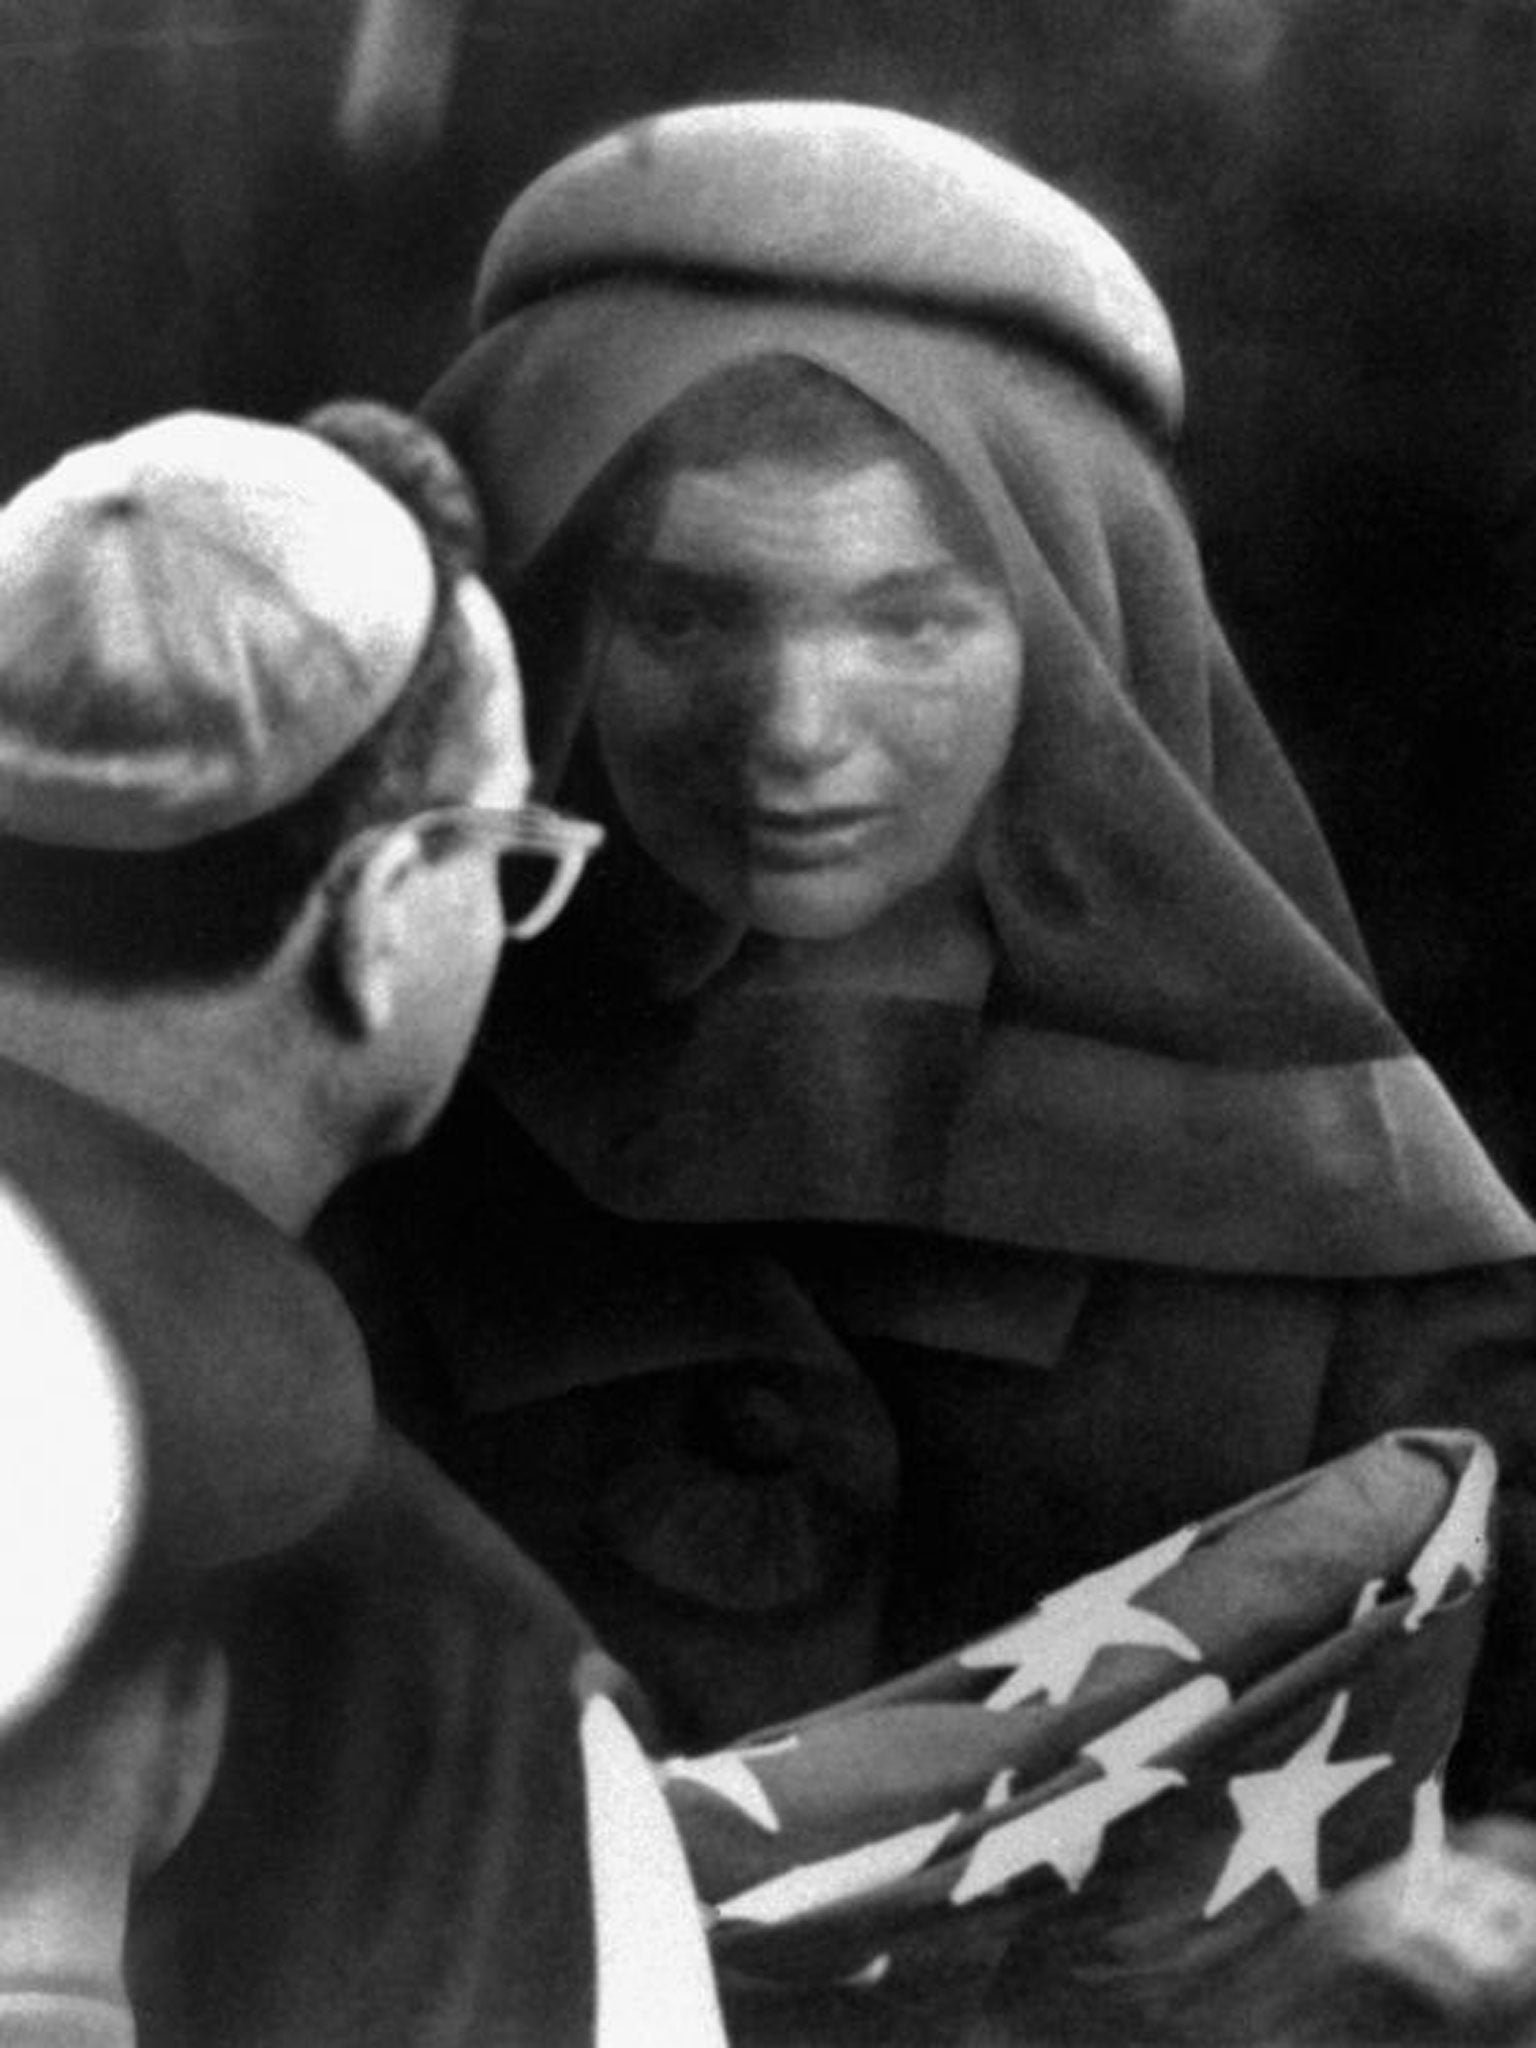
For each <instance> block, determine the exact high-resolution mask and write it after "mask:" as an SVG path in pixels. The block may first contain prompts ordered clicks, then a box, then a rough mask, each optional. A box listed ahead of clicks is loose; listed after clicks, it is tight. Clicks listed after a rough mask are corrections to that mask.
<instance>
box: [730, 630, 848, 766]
mask: <svg viewBox="0 0 1536 2048" xmlns="http://www.w3.org/2000/svg"><path fill="white" fill-rule="evenodd" d="M855 668H856V656H855V651H854V649H853V648H852V647H851V646H850V644H849V642H848V640H847V638H846V637H845V636H843V635H841V634H837V633H833V632H827V631H814V630H806V631H800V632H786V633H784V634H782V635H780V636H779V637H777V638H776V639H775V640H774V642H773V644H772V645H771V646H770V647H768V648H766V649H764V650H763V652H762V658H761V662H760V667H759V673H758V677H757V687H756V689H755V691H754V692H753V717H752V751H753V754H754V755H755V757H756V759H757V761H758V763H759V765H760V766H762V767H765V768H777V769H791V770H795V771H797V772H800V773H804V772H805V771H806V770H807V769H812V768H819V767H823V766H827V765H830V764H831V763H833V762H835V761H837V760H839V759H841V757H842V756H843V754H845V753H846V752H847V750H848V747H849V744H850V740H851V730H850V723H849V711H850V704H851V699H852V685H853V682H854V676H855Z"/></svg>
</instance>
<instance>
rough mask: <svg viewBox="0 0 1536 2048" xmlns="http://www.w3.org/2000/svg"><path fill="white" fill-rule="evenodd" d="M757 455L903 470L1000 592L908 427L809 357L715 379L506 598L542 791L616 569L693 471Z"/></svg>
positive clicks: (988, 561) (591, 492)
mask: <svg viewBox="0 0 1536 2048" xmlns="http://www.w3.org/2000/svg"><path fill="white" fill-rule="evenodd" d="M754 459H760V460H772V461H782V462H790V463H795V464H804V465H806V466H807V467H810V468H813V469H817V470H824V471H827V472H829V473H831V472H845V471H848V470H855V469H863V468H867V467H869V466H870V465H872V464H874V463H877V462H890V461H896V462H899V463H900V464H901V465H902V467H903V468H904V469H905V471H906V472H907V474H908V475H909V476H910V477H911V479H912V481H913V483H914V484H915V486H916V488H917V490H918V492H919V494H920V496H921V499H922V503H923V506H924V509H925V510H926V511H927V513H928V515H929V517H930V518H931V519H932V521H933V524H934V528H935V531H936V532H937V533H938V535H939V537H940V539H941V540H942V541H943V543H944V545H945V547H946V548H948V549H949V551H950V553H951V554H953V556H954V557H955V559H956V560H957V561H959V562H961V563H963V564H964V566H965V567H966V568H967V569H968V570H969V571H970V572H971V573H972V574H973V575H975V576H977V577H978V578H980V579H981V580H982V581H983V582H985V583H988V584H992V585H1001V583H1002V581H1003V577H1002V570H1001V567H1000V565H999V563H998V561H997V556H996V552H995V550H994V547H993V544H992V540H991V537H990V536H989V534H988V533H987V530H986V527H985V526H984V524H983V523H982V520H981V517H980V514H979V513H978V512H977V511H976V509H975V507H974V505H973V504H972V502H971V500H970V497H969V496H968V494H967V493H966V491H965V490H964V489H963V487H962V486H961V485H960V484H958V483H957V482H956V481H955V479H954V478H953V477H952V476H951V475H950V473H949V471H948V470H947V469H946V468H945V466H944V464H943V463H942V462H941V461H940V460H939V458H938V456H937V455H935V454H934V452H933V451H932V449H930V448H929V447H928V446H927V445H926V444H925V443H924V442H923V441H921V440H920V439H919V438H918V436H917V435H916V434H914V433H913V432H912V430H911V428H910V427H908V426H906V425H905V424H904V423H903V422H902V421H901V420H898V419H897V418H896V417H895V416H894V415H893V414H892V413H889V412H887V411H886V410H885V409H884V407H883V406H880V405H877V404H876V403H875V401H874V400H873V399H872V398H868V397H866V396H865V394H864V393H863V392H862V391H859V390H856V389H855V388H854V386H853V385H851V384H849V383H848V382H847V381H846V379H844V378H842V377H840V376H838V375H837V374H836V373H835V372H834V371H831V370H827V369H824V368H822V366H821V365H820V364H819V363H814V362H811V361H810V360H808V359H807V358H805V357H803V356H796V355H787V354H770V355H761V356H754V357H752V358H750V359H749V360H748V361H745V362H741V363H734V364H732V365H731V366H730V367H729V368H727V369H724V370H718V371H716V372H715V373H714V374H713V375H712V376H709V377H706V378H704V379H703V380H701V381H700V382H699V383H697V384H695V385H693V386H692V387H691V389H689V390H688V391H686V392H684V393H683V395H682V396H681V397H680V398H678V399H676V400H674V402H673V403H672V404H671V405H669V406H668V407H666V409H665V410H664V411H662V412H661V413H659V414H658V415H657V416H656V418H655V419H654V420H652V421H651V423H650V424H649V425H648V426H647V427H646V428H645V429H644V431H643V432H642V433H640V434H637V435H636V436H635V437H634V439H633V440H631V441H630V442H629V443H628V444H627V445H626V446H625V447H624V448H623V449H622V450H621V451H620V453H619V454H618V455H617V456H616V457H615V458H614V460H613V461H612V462H610V463H609V465H608V466H607V468H606V469H605V470H604V471H603V472H602V474H601V475H600V476H599V477H598V478H597V480H596V482H595V483H593V484H592V485H591V486H590V487H589V489H588V490H587V491H586V492H585V493H584V494H583V496H582V498H581V500H580V502H579V503H578V505H577V507H576V509H575V511H574V512H573V513H572V514H571V516H570V518H569V519H567V520H566V522H565V524H564V525H563V526H562V527H561V528H560V530H559V531H558V532H557V533H556V534H555V535H554V537H553V538H552V539H551V540H550V541H549V543H548V544H547V545H546V546H545V547H544V548H543V549H542V550H541V552H540V553H539V554H538V555H537V556H536V557H535V558H534V560H533V561H532V563H531V564H530V565H529V567H528V569H527V570H526V571H525V572H524V574H523V576H522V577H521V578H520V579H519V582H518V584H517V586H516V587H515V588H514V589H513V590H512V591H511V592H509V593H506V596H507V599H508V606H509V610H510V612H511V617H512V624H513V632H514V637H515V639H516V641H517V648H518V657H519V661H520V663H521V665H522V668H523V671H524V673H525V675H526V676H527V677H528V679H529V683H530V689H529V702H528V717H529V744H530V748H531V751H532V753H533V757H534V759H535V761H537V762H538V763H539V764H540V772H541V785H542V786H543V788H544V792H545V793H546V794H548V793H550V787H549V783H548V782H547V781H546V780H545V778H546V777H547V776H548V775H550V773H551V772H555V773H557V772H558V770H559V767H560V766H561V765H562V764H563V763H564V761H565V760H566V758H567V756H568V753H569V749H570V745H571V742H572V740H573V738H574V734H575V730H576V728H577V727H578V726H579V724H580V722H581V718H582V715H583V711H584V708H585V707H584V706H583V705H582V704H581V703H580V702H579V701H576V700H577V699H578V698H579V691H578V690H577V689H576V688H575V687H574V678H575V676H576V665H577V664H578V663H579V661H580V659H581V645H582V640H583V635H584V627H585V622H586V618H587V616H588V613H589V609H590V607H591V604H592V602H593V599H594V596H595V595H596V594H597V593H600V592H601V590H602V588H603V583H604V579H605V577H606V575H607V574H608V572H609V571H610V570H611V569H612V567H613V566H614V565H615V564H616V563H618V562H620V561H622V560H624V559H626V558H632V557H633V556H635V555H636V554H638V553H640V552H641V551H643V549H644V548H645V546H646V544H647V543H648V541H649V540H650V538H651V536H652V535H653V534H654V533H655V531H656V528H657V525H658V524H659V522H660V519H661V515H662V509H663V503H664V499H665V494H666V489H667V485H668V483H669V482H670V481H671V479H672V478H673V477H674V476H676V475H677V474H678V473H679V472H680V471H682V470H692V469H702V470H718V469H725V468H729V467H734V465H736V464H737V463H740V462H749V461H752V460H754Z"/></svg>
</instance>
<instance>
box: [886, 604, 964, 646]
mask: <svg viewBox="0 0 1536 2048" xmlns="http://www.w3.org/2000/svg"><path fill="white" fill-rule="evenodd" d="M864 623H865V627H866V630H868V631H869V632H872V633H874V634H876V635H877V636H878V637H879V638H880V639H883V640H889V641H892V642H894V643H896V644H898V645H900V646H903V647H908V648H911V649H913V650H914V651H920V652H929V651H931V652H934V653H938V652H939V651H941V650H942V649H943V648H946V647H948V646H949V644H950V642H951V641H952V640H954V639H955V638H956V637H957V636H958V635H959V634H960V633H961V632H963V631H964V629H965V624H966V621H965V619H964V617H963V616H961V615H960V614H959V613H958V612H955V611H950V610H945V609H942V608H937V607H935V606H933V605H928V604H881V605H876V606H874V607H872V608H871V610H870V611H869V612H868V613H867V614H866V616H865V621H864Z"/></svg>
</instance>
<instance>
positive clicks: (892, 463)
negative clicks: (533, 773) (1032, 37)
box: [587, 455, 1022, 939]
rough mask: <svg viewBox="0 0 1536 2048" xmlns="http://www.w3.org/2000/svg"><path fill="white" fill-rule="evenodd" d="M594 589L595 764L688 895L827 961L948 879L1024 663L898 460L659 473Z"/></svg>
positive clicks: (1007, 619) (1005, 609) (1006, 738)
mask: <svg viewBox="0 0 1536 2048" xmlns="http://www.w3.org/2000/svg"><path fill="white" fill-rule="evenodd" d="M602 585H603V587H602V589H601V592H600V594H599V598H598V602H597V604H596V606H595V612H594V618H593V622H592V626H591V629H590V634H589V640H588V648H587V656H588V659H589V660H591V661H594V662H595V663H596V664H597V665H598V689H597V696H596V720H597V730H598V736H599V741H600V744H601V747H602V753H603V759H604V761H605V763H606V766H607V770H608V774H609V777H610V779H611V781H612V784H613V788H614V792H615V795H616V796H617V799H618V802H619V805H620V807H621V809H622V811H623V813H624V815H625V817H626V818H627V820H628V822H629V825H630V828H631V830H632V831H633V832H634V834H635V836H636V838H637V839H638V840H639V842H640V844H641V845H642V846H643V847H644V848H645V850H646V851H647V852H648V853H649V854H650V856H651V858H652V859H653V860H655V861H656V862H658V864H659V865H660V866H661V867H662V868H663V869H665V870H666V871H667V872H668V873H669V874H671V875H672V876H673V878H674V879H675V880H676V881H678V882H679V883H680V884H681V885H682V886H683V887H684V888H685V889H687V890H689V891H690V892H691V893H692V894H693V895H695V896H697V897H699V898H700V899H701V900H702V901H703V902H705V903H707V904H708V905H710V907H711V908H712V909H714V910H716V911H717V912H718V913H719V914H720V915H722V916H724V917H727V918H730V919H732V920H735V919H741V920H744V921H745V922H746V923H747V924H748V925H749V926H751V927H753V928H755V929H757V930H759V931H763V932H768V933H772V934H774V935H776V936H778V937H781V938H794V939H836V938H841V937H844V936H846V935H847V934H848V933H850V932H853V931H856V930H858V929H860V928H861V927H862V926H865V925H867V924H869V923H871V922H872V921H873V920H875V919H876V918H878V917H880V916H881V915H882V913H883V912H885V911H886V910H888V909H890V908H891V907H892V906H893V905H894V904H896V903H897V902H899V901H900V900H901V899H902V898H903V897H905V896H907V895H909V894H910V893H911V892H912V891H914V890H916V889H919V888H921V887H922V886H923V885H924V884H926V883H929V882H932V881H935V880H937V879H938V878H939V877H940V876H941V875H943V874H944V873H945V872H946V871H947V870H948V869H949V868H950V867H951V865H952V863H953V862H954V859H955V856H956V854H957V852H958V850H959V848H960V846H961V842H962V841H963V840H964V838H965V836H966V833H967V830H968V828H969V826H970V824H971V822H972V820H973V819H974V817H975V816H976V813H977V810H978V809H979V807H980V805H981V803H982V801H983V799H984V798H985V796H986V794H987V792H988V790H989V789H990V788H991V786H992V784H993V782H994V781H995V779H996V777H997V775H998V773H999V771H1000V770H1001V768H1002V765H1003V762H1004V760H1005V758H1006V756H1007V752H1008V748H1009V744H1010V741H1011V738H1012V734H1013V727H1014V720H1015V716H1016V713H1017V708H1018V699H1019V685H1020V667H1021V655H1022V648H1021V643H1020V636H1019V630H1018V627H1017V625H1016V623H1015V621H1014V618H1013V615H1012V612H1011V610H1010V608H1009V604H1008V601H1007V599H1006V598H1005V596H1004V595H1003V593H1002V591H1001V590H1000V589H999V588H997V587H996V585H995V584H994V583H993V582H992V581H991V580H990V579H988V578H986V577H985V576H984V575H983V574H981V573H980V572H978V570H977V569H975V568H974V567H968V566H967V565H966V564H965V563H964V562H962V561H961V560H960V559H959V558H958V557H957V555H956V554H955V553H954V552H953V551H952V549H951V547H950V546H949V545H948V544H947V543H946V542H945V540H944V539H943V538H942V536H941V533H940V530H939V526H938V523H937V522H936V521H935V520H934V518H933V517H932V515H931V513H930V512H929V509H928V505H927V503H926V501H925V498H924V495H923V492H922V490H921V488H920V487H919V485H918V483H917V482H916V480H915V478H914V477H913V475H912V474H911V472H910V471H909V470H908V469H907V467H906V466H905V465H904V464H903V462H902V461H901V460H900V459H899V458H898V457H896V456H891V457H884V458H882V457H879V456H876V457H875V458H874V459H871V460H869V461H867V462H864V463H862V464H860V465H859V466H855V467H851V468H841V469H833V468H827V467H824V466H821V465H818V464H816V463H814V462H811V461H808V460H804V459H798V458H779V457H775V456H764V455H755V456H751V457H748V458H744V459H743V460H742V461H740V462H739V463H738V464H736V465H734V466H731V467H723V468H717V467H709V468H696V469H679V470H677V471H676V472H674V474H673V475H672V476H671V478H670V479H669V480H668V482H667V483H666V484H665V485H664V487H663V490H662V495H661V499H660V513H659V517H658V519H657V520H656V521H655V522H654V527H653V530H652V532H651V534H650V537H649V539H648V540H647V541H645V542H644V543H643V544H642V545H641V546H640V547H639V548H638V549H635V550H632V551H630V552H629V553H627V554H623V555H622V556H621V558H620V559H618V560H617V561H615V562H613V563H612V564H611V565H610V566H609V569H608V570H607V572H606V574H605V575H604V577H603V579H602Z"/></svg>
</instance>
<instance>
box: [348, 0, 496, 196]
mask: <svg viewBox="0 0 1536 2048" xmlns="http://www.w3.org/2000/svg"><path fill="white" fill-rule="evenodd" d="M466 13H467V0H359V5H358V10H357V21H356V26H355V27H354V29H353V33H352V47H351V50H350V52H349V54H348V58H347V70H346V79H345V82H344V84H343V87H342V95H341V104H340V106H339V107H338V109H337V113H336V132H337V136H338V138H339V140H340V142H341V146H342V148H343V150H344V151H345V152H346V154H347V155H348V156H350V157H352V158H353V159H355V160H356V161H357V162H359V163H362V164H365V165H381V166H382V165H386V164H390V163H399V162H409V161H411V160H412V159H414V158H416V157H420V156H424V155H425V154H426V152H427V151H428V150H429V149H431V148H432V147H433V146H434V145H435V144H436V143H437V141H438V140H439V139H440V137H441V135H442V131H443V126H444V123H445V120H446V117H447V112H448V98H449V94H450V93H451V92H452V90H453V77H454V71H455V69H456V66H457V60H458V50H459V42H460V38H461V36H462V33H463V28H464V17H465V15H466Z"/></svg>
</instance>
